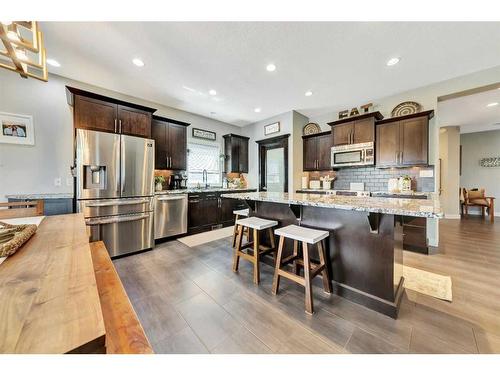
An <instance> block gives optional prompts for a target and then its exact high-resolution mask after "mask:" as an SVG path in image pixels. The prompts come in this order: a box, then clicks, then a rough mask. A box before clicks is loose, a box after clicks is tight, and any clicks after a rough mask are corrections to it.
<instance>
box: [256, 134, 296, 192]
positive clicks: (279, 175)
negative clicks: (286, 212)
mask: <svg viewBox="0 0 500 375" xmlns="http://www.w3.org/2000/svg"><path fill="white" fill-rule="evenodd" d="M288 137H290V134H285V135H281V136H278V137H273V138H269V139H263V140H261V141H257V143H258V145H259V191H269V192H282V193H283V192H284V193H287V192H288Z"/></svg>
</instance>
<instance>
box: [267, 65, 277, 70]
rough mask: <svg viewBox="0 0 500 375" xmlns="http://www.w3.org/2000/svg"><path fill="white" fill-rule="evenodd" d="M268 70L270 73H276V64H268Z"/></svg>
mask: <svg viewBox="0 0 500 375" xmlns="http://www.w3.org/2000/svg"><path fill="white" fill-rule="evenodd" d="M266 70H267V71H268V72H274V71H275V70H276V65H274V64H268V65H267V66H266Z"/></svg>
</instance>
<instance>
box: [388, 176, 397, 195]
mask: <svg viewBox="0 0 500 375" xmlns="http://www.w3.org/2000/svg"><path fill="white" fill-rule="evenodd" d="M387 191H388V192H389V193H399V181H398V179H397V178H389V181H387Z"/></svg>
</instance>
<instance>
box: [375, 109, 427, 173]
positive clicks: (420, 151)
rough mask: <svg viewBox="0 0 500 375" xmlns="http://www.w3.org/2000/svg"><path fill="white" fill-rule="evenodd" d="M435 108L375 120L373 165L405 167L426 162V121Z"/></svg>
mask: <svg viewBox="0 0 500 375" xmlns="http://www.w3.org/2000/svg"><path fill="white" fill-rule="evenodd" d="M433 115H434V111H432V110H431V111H425V112H420V113H415V114H411V115H407V116H400V117H393V118H390V119H387V120H382V121H379V122H377V126H376V129H377V131H376V133H377V134H376V139H377V141H376V146H375V147H376V166H377V167H408V166H415V165H427V164H428V163H429V120H430V119H431V118H432V117H433Z"/></svg>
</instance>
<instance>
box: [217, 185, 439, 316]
mask: <svg viewBox="0 0 500 375" xmlns="http://www.w3.org/2000/svg"><path fill="white" fill-rule="evenodd" d="M222 198H228V199H239V200H244V201H246V202H247V204H248V205H249V206H250V208H251V209H252V212H251V215H254V216H259V217H262V218H266V219H273V220H277V221H278V223H279V226H280V227H281V226H286V225H290V224H298V225H302V226H307V227H311V228H317V229H323V230H328V231H329V232H330V237H329V238H328V239H327V241H326V244H327V256H328V258H329V259H328V262H327V263H328V266H329V271H330V275H331V277H332V279H333V281H334V292H335V293H337V294H338V295H340V296H342V297H345V298H347V299H349V300H351V301H354V302H356V303H359V304H362V305H364V306H366V307H368V308H370V309H372V310H376V311H378V312H380V313H383V314H385V315H388V316H390V317H392V318H396V317H397V315H398V310H399V305H400V302H401V297H402V295H403V291H404V278H403V226H402V221H403V217H408V216H410V217H426V218H440V217H442V212H441V209H440V207H439V202H438V201H437V200H433V199H400V198H390V199H388V198H374V197H351V196H334V195H318V194H302V193H271V192H269V193H268V192H259V193H236V194H223V195H222ZM292 248H293V247H292V246H291V243H287V244H286V249H287V251H289V252H290V253H291V249H292ZM287 255H289V253H285V254H284V256H287Z"/></svg>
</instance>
